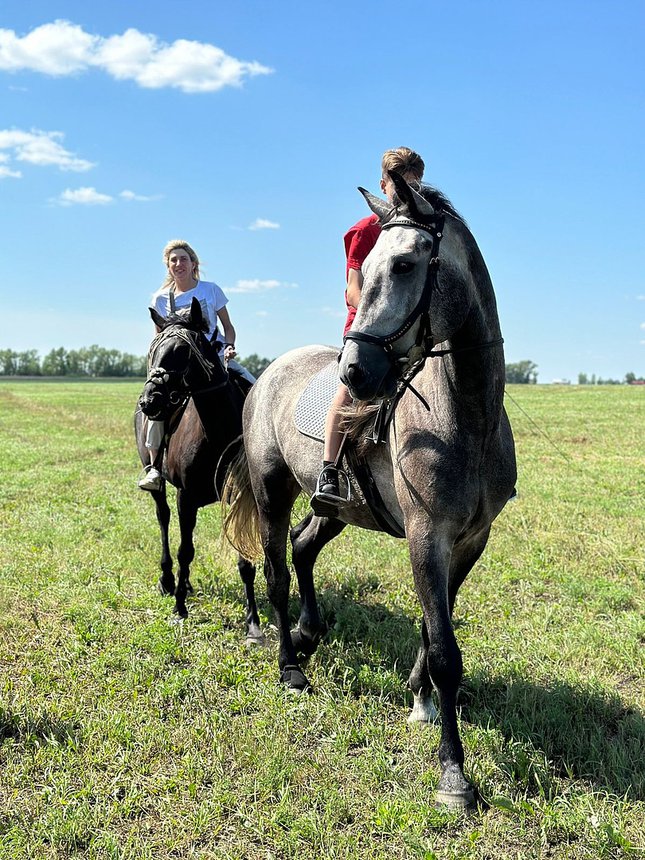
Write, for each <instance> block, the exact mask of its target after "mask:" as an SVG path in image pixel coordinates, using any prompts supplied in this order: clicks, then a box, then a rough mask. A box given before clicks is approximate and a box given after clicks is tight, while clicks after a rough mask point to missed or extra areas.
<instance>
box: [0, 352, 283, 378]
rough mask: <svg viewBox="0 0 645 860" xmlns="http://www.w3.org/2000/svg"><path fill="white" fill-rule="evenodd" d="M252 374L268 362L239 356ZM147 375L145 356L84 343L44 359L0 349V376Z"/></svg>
mask: <svg viewBox="0 0 645 860" xmlns="http://www.w3.org/2000/svg"><path fill="white" fill-rule="evenodd" d="M240 361H241V362H242V364H243V365H244V366H245V367H247V368H248V369H249V370H250V372H251V373H252V374H253V376H256V377H257V376H259V375H260V374H261V373H262V371H263V370H264V369H265V368H266V367H267V366H268V365H269V364H270V363H271V360H270V359H268V358H260V356H259V355H256V354H255V353H254V354H253V355H250V356H249V357H248V358H243V359H240ZM146 375H147V367H146V356H143V355H131V354H130V353H128V352H119V350H118V349H105V348H104V347H102V346H96V344H94V345H93V346H87V347H81V349H69V350H68V349H64V348H63V347H62V346H61V347H59V348H58V349H52V350H51V351H50V352H48V353H47V355H46V356H44V358H42V359H41V358H40V356H39V355H38V352H37V350H35V349H28V350H25V351H24V352H16V351H15V350H13V349H0V376H88V377H93V376H94V377H100V376H123V377H127V376H140V377H145V376H146Z"/></svg>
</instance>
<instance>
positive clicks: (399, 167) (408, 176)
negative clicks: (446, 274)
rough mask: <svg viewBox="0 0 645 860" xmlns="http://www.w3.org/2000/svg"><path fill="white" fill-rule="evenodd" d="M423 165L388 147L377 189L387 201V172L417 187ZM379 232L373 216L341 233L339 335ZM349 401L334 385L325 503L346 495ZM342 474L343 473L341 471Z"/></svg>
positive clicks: (320, 493) (323, 476)
mask: <svg viewBox="0 0 645 860" xmlns="http://www.w3.org/2000/svg"><path fill="white" fill-rule="evenodd" d="M424 168H425V165H424V163H423V159H422V158H421V156H420V155H418V154H417V153H416V152H414V151H413V150H411V149H408V147H407V146H400V147H399V148H398V149H388V150H387V151H386V152H385V153H384V154H383V158H382V160H381V191H382V192H383V193H384V194H385V196H386V197H387V198H388V200H389V201H390V203H392V201H393V199H394V193H395V189H394V183H393V182H392V180H391V179H390V177H389V176H388V171H393V172H395V173H399V174H400V175H401V176H402V177H403V178H404V179H405V180H406V182H408V183H410V184H413V185H416V186H418V185H419V183H420V181H421V179H422V178H423V171H424ZM380 232H381V226H380V224H379V219H378V216H377V215H370V216H369V217H367V218H362V219H361V220H360V221H358V222H357V223H356V224H354V226H353V227H350V229H349V230H348V231H347V233H345V236H344V242H345V255H346V257H347V267H346V279H347V288H346V289H345V303H346V305H347V320H346V322H345V328H344V330H343V337H344V336H345V335H346V334H347V332H348V331H349V329H350V328H351V326H352V323H353V322H354V317H355V316H356V309H357V307H358V302H359V300H360V297H361V289H362V287H363V274H362V272H361V267H362V265H363V263H364V262H365V258H366V257H367V255H368V254H369V252H370V251H371V250H372V248H373V247H374V245H375V244H376V240H377V239H378V237H379V234H380ZM351 402H352V398H351V395H350V393H349V389H348V388H347V386H346V385H343V383H342V382H341V383H340V384H339V385H338V389H337V390H336V394H335V395H334V399H333V400H332V402H331V405H330V407H329V411H328V412H327V420H326V422H325V450H324V454H323V468H322V472H321V473H320V476H319V478H318V484H317V486H316V492H315V493H314V498H319V499H322V500H324V501H325V502H331V503H335V504H342V503H343V502H346V501H347V494H346V493H341V491H340V487H339V480H338V477H339V472H340V470H339V468H338V464H337V463H336V459H337V458H338V452H339V450H340V444H341V441H342V438H343V434H342V432H341V431H340V422H341V417H342V416H341V413H340V410H341V409H342V407H343V406H348V405H349V404H350V403H351ZM343 474H344V473H343ZM344 483H345V486H346V487H349V483H348V481H347V476H346V475H344Z"/></svg>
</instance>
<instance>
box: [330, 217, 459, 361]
mask: <svg viewBox="0 0 645 860" xmlns="http://www.w3.org/2000/svg"><path fill="white" fill-rule="evenodd" d="M443 224H444V216H443V213H442V212H437V213H435V217H434V220H433V221H432V222H429V223H428V224H424V223H422V222H420V221H414V220H412V219H411V218H397V219H395V220H394V221H388V222H387V223H386V224H383V225H382V226H381V230H390V229H391V228H392V227H411V228H413V229H414V230H423V231H424V232H426V233H429V234H430V236H431V237H432V253H433V255H432V257H431V258H430V261H429V263H428V273H427V275H426V281H425V284H424V285H423V291H422V293H421V296H420V298H419V301H418V302H417V305H416V307H415V308H414V309H413V310H412V312H411V313H410V314H409V315H408V316H407V317H406V319H405V320H404V321H403V322H402V323H401V325H400V326H399V327H398V328H397V329H396V330H395V331H393V332H391V333H390V334H387V335H373V334H366V333H365V332H360V331H351V330H350V331H348V332H347V334H346V335H345V337H344V338H343V343H346V342H347V341H348V340H354V341H362V342H363V343H370V344H373V345H374V346H379V347H381V349H383V350H384V351H385V352H386V353H387V354H388V355H390V354H391V353H392V351H393V345H394V344H395V343H396V341H397V340H400V339H401V338H402V337H403V335H405V334H407V332H408V331H410V329H411V328H412V326H413V325H414V324H415V322H416V321H417V320H418V319H419V318H421V325H420V326H419V331H418V333H417V337H416V342H415V346H414V347H413V348H412V350H410V352H413V351H414V352H415V356H419V350H420V349H421V350H422V355H423V357H424V358H425V357H426V356H427V355H429V354H430V352H431V350H432V347H433V346H434V341H433V338H432V330H431V327H430V300H431V299H432V293H433V290H434V288H435V286H436V284H437V272H438V271H439V243H440V242H441V237H442V236H443ZM409 358H410V354H409V353H408V355H406V356H405V359H404V361H405V362H406V363H407V362H408V360H409Z"/></svg>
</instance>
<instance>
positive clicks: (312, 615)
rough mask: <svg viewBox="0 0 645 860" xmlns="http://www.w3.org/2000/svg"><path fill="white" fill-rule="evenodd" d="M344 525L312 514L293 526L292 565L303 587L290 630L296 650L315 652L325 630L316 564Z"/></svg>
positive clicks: (299, 584) (307, 653)
mask: <svg viewBox="0 0 645 860" xmlns="http://www.w3.org/2000/svg"><path fill="white" fill-rule="evenodd" d="M344 528H345V523H343V522H341V521H340V520H337V519H334V518H331V519H330V518H329V517H316V516H314V515H313V514H309V515H308V516H306V517H305V519H304V520H303V521H302V522H300V523H298V525H297V526H294V527H293V528H292V529H291V545H292V548H293V552H292V559H293V566H294V568H295V570H296V575H297V576H298V587H299V590H300V619H299V621H298V626H297V627H296V628H295V629H294V630H292V631H291V639H292V641H293V645H294V648H295V649H296V651H297V652H298V653H300V654H303V655H305V656H309V655H311V654H313V653H314V651H315V650H316V648H317V647H318V643H319V642H320V639H321V638H322V636H323V635H324V634H325V631H326V627H325V625H324V623H323V622H322V620H321V618H320V613H319V611H318V602H317V600H316V588H315V585H314V576H313V573H314V564H315V563H316V559H317V558H318V555H319V553H320V551H321V549H322V548H323V547H324V546H325V544H327V543H329V541H330V540H333V538H335V537H336V536H337V535H339V534H340V533H341V532H342V530H343V529H344Z"/></svg>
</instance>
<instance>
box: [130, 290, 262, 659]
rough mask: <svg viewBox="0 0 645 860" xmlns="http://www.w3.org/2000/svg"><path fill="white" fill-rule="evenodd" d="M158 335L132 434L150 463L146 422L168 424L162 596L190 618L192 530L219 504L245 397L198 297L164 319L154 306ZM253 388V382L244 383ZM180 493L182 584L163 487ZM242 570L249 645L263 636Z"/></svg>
mask: <svg viewBox="0 0 645 860" xmlns="http://www.w3.org/2000/svg"><path fill="white" fill-rule="evenodd" d="M150 314H151V316H152V319H153V321H154V323H155V325H156V326H157V328H158V329H160V332H159V333H158V334H157V335H156V337H155V338H154V339H153V341H152V344H151V346H150V353H149V360H148V365H149V375H148V379H147V380H146V383H145V385H144V388H143V392H142V393H141V396H140V398H139V408H138V409H137V411H136V413H135V416H134V418H135V421H134V424H135V436H136V440H137V447H138V449H139V455H140V457H141V462H142V463H143V464H144V465H147V463H148V460H149V455H148V450H147V449H146V447H145V439H146V421H145V416H148V417H149V418H151V419H154V420H161V421H165V422H166V427H167V429H170V431H171V432H170V433H169V435H168V436H167V443H166V450H165V456H164V457H163V464H162V466H161V469H162V471H163V476H164V479H165V480H164V482H163V483H162V486H161V488H160V489H159V490H153V491H152V492H151V493H150V495H152V497H153V498H154V501H155V505H156V510H157V521H158V523H159V528H160V531H161V545H162V555H161V576H160V578H159V590H160V591H161V593H162V594H174V596H175V608H174V611H175V612H176V613H177V614H178V615H179V616H181V617H183V618H185V617H186V616H187V615H188V610H187V608H186V596H187V594H188V592H190V591H192V586H191V584H190V564H191V562H192V560H193V558H194V556H195V547H194V544H193V531H194V528H195V523H196V520H197V511H198V509H199V508H201V507H203V506H205V505H210V504H212V503H213V502H215V501H217V499H218V497H219V495H218V494H219V491H220V490H221V488H222V484H223V481H224V476H225V473H226V468H227V466H228V464H229V462H230V460H231V458H232V456H233V455H234V453H235V452H236V449H237V446H239V444H240V441H241V440H240V438H239V437H240V433H241V429H242V406H243V404H244V397H245V391H244V390H242V389H241V388H240V386H239V385H238V384H237V383H236V382H234V381H233V380H231V378H230V376H229V374H228V373H227V372H226V370H225V369H224V366H223V365H222V362H221V361H220V359H219V356H218V354H217V350H216V348H215V347H214V345H213V344H211V343H210V342H209V341H208V339H207V338H206V336H205V334H204V330H205V329H207V328H208V326H207V324H206V323H205V322H204V319H203V315H202V310H201V306H200V304H199V302H198V301H197V299H193V301H192V304H191V307H190V309H189V311H188V312H186V311H184V310H182V311H180V312H179V313H178V314H171V315H170V316H169V317H168V318H167V319H166V318H164V317H162V316H161V315H160V314H159V313H157V311H156V310H155V309H154V308H150ZM246 385H247V386H248V383H247V384H246ZM166 480H167V481H169V482H170V483H171V484H173V485H174V486H175V487H176V488H177V514H178V517H179V529H180V534H181V541H180V545H179V551H178V553H177V560H178V562H179V571H178V576H177V584H176V585H175V578H174V574H173V570H172V568H173V563H172V557H171V555H170V547H169V543H168V526H169V522H170V508H169V507H168V502H167V499H166V484H165V481H166ZM237 566H238V570H239V573H240V576H241V578H242V582H243V584H244V588H245V593H246V625H247V641H248V642H261V641H262V640H263V634H262V630H261V628H260V621H259V617H258V611H257V606H256V601H255V589H254V582H255V567H254V565H253V564H251V563H250V562H249V561H247V560H246V559H244V558H242V557H240V558H239V559H238V565H237Z"/></svg>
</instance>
